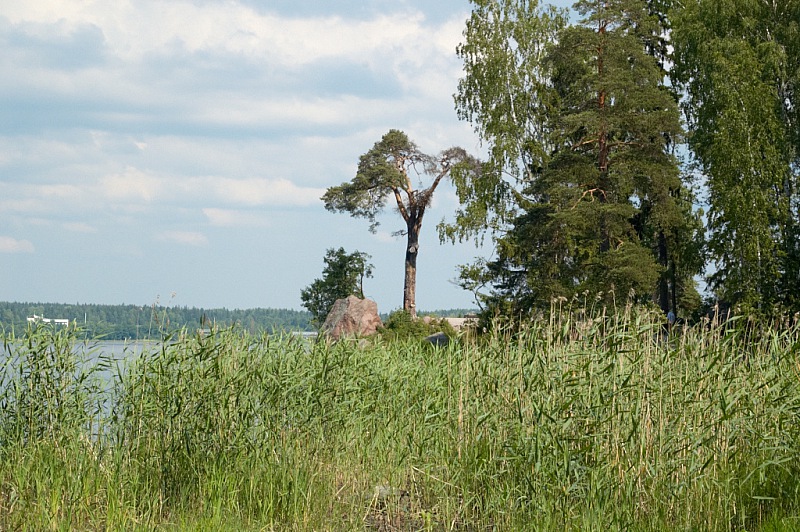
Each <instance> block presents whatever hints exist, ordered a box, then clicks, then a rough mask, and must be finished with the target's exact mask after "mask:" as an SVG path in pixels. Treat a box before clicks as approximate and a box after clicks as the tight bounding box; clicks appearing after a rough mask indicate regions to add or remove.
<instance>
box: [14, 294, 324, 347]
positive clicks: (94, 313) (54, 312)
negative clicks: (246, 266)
mask: <svg viewBox="0 0 800 532" xmlns="http://www.w3.org/2000/svg"><path fill="white" fill-rule="evenodd" d="M34 315H36V316H44V317H45V318H47V319H68V320H69V321H70V324H72V323H75V324H76V325H77V326H78V328H80V329H81V330H83V331H85V333H86V336H87V337H89V338H104V339H108V340H125V339H148V338H160V337H161V336H162V334H164V333H165V332H171V331H176V330H180V329H184V328H186V329H187V330H197V329H202V328H206V327H210V326H217V327H230V326H232V325H236V326H239V327H242V328H243V329H244V330H246V331H248V332H250V333H253V334H257V333H261V332H267V333H275V332H281V331H310V330H313V328H312V327H311V314H309V313H308V312H307V311H304V310H303V311H300V310H289V309H269V308H257V309H247V310H239V309H237V310H228V309H224V308H216V309H202V308H194V307H192V308H189V307H163V306H158V305H149V306H148V305H92V304H75V305H70V304H61V303H9V302H0V326H1V327H2V328H3V329H4V330H5V331H6V332H10V331H11V330H12V328H13V330H14V331H17V332H21V331H24V330H25V328H26V326H27V318H28V317H29V316H34Z"/></svg>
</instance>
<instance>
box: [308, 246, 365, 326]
mask: <svg viewBox="0 0 800 532" xmlns="http://www.w3.org/2000/svg"><path fill="white" fill-rule="evenodd" d="M370 258H371V257H370V256H369V255H368V254H367V253H362V252H360V251H358V250H356V251H354V252H353V253H347V252H346V251H345V250H344V248H339V249H333V248H330V249H328V250H327V251H326V252H325V259H324V260H325V267H324V268H323V269H322V279H315V280H314V282H313V283H311V285H309V286H308V287H306V288H304V289H303V290H302V291H301V292H300V299H301V300H302V301H303V306H304V307H305V308H306V309H307V310H308V311H309V312H310V313H311V316H312V317H313V323H314V324H316V325H317V326H321V325H322V324H323V323H324V322H325V318H326V317H327V315H328V313H329V312H330V310H331V308H332V307H333V304H334V303H335V302H336V300H337V299H344V298H346V297H348V296H350V295H354V296H357V297H360V298H361V299H363V298H364V277H368V278H369V277H372V268H373V265H372V264H370V263H369V262H367V261H368V260H369V259H370Z"/></svg>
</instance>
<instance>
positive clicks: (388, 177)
mask: <svg viewBox="0 0 800 532" xmlns="http://www.w3.org/2000/svg"><path fill="white" fill-rule="evenodd" d="M479 171H480V164H479V163H478V161H477V160H476V159H475V158H473V157H471V156H470V155H469V154H468V153H467V152H466V151H465V150H464V149H463V148H458V147H452V148H448V149H446V150H444V151H442V152H441V153H440V154H439V155H436V156H432V155H427V154H425V153H422V151H420V149H419V148H418V147H417V145H416V144H414V143H413V142H412V141H411V140H410V139H409V138H408V136H407V135H406V134H405V133H403V132H402V131H398V130H396V129H392V130H390V131H389V132H388V133H386V134H385V135H384V136H383V137H382V138H381V140H379V141H378V142H376V143H375V145H374V146H373V147H372V149H370V150H369V151H368V152H367V153H365V154H364V155H362V156H361V157H360V159H359V162H358V171H357V173H356V175H355V177H354V178H353V179H352V180H350V181H348V182H346V183H342V184H341V185H339V186H335V187H330V188H328V190H327V191H326V192H325V194H324V195H323V196H322V200H323V201H324V202H325V208H326V209H328V210H329V211H332V212H347V213H349V214H351V215H352V216H355V217H360V218H366V219H368V220H369V221H370V222H371V224H370V230H371V231H373V232H374V231H375V228H376V227H377V225H378V222H377V219H376V218H377V216H378V214H380V213H381V212H382V211H383V209H384V207H385V206H386V202H387V201H391V200H390V198H391V199H393V200H394V203H395V205H396V206H397V211H398V212H399V213H400V216H401V217H402V219H403V221H404V222H405V226H406V228H405V230H402V231H400V232H399V233H400V234H403V235H405V237H406V253H405V276H404V285H403V310H405V311H406V312H408V313H409V314H410V315H411V316H412V317H413V318H416V315H417V309H416V307H417V304H416V298H417V257H418V254H419V235H420V231H421V230H422V220H423V218H424V216H425V211H426V210H427V208H428V206H430V203H431V199H432V198H433V194H434V192H436V188H437V187H438V186H439V184H440V183H441V182H442V180H443V179H445V178H448V177H452V176H455V175H458V176H462V177H460V178H461V179H465V178H464V177H463V176H465V175H473V174H475V173H477V172H479ZM415 175H416V176H421V175H427V176H429V177H430V178H431V182H430V184H428V186H424V185H423V184H422V183H421V182H418V180H417V179H415ZM420 181H421V180H420Z"/></svg>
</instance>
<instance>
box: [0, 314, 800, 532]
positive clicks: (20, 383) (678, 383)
mask: <svg viewBox="0 0 800 532" xmlns="http://www.w3.org/2000/svg"><path fill="white" fill-rule="evenodd" d="M576 316H579V317H578V318H576ZM75 341H76V340H75V334H74V331H68V330H57V331H56V330H53V329H49V328H46V327H39V328H36V329H30V330H28V331H27V332H26V333H24V334H23V335H20V336H14V335H13V334H6V335H4V340H3V351H4V353H3V355H2V358H0V361H1V362H2V368H3V372H2V375H1V376H0V530H137V529H138V530H152V529H154V528H161V529H165V530H224V529H228V530H265V529H266V530H272V529H281V530H283V529H288V530H363V529H368V530H369V529H372V530H520V529H523V530H524V529H527V530H759V529H762V530H783V529H786V530H791V529H795V528H797V526H800V522H798V521H797V520H795V519H796V516H798V508H800V506H799V505H798V503H800V491H799V490H800V484H799V483H798V480H797V479H798V475H799V474H800V462H799V461H798V458H800V423H798V421H800V417H798V416H799V415H800V330H798V328H797V327H783V328H777V327H776V328H767V329H764V330H761V331H758V333H757V334H756V333H754V332H753V331H752V330H751V329H749V328H747V327H744V326H743V325H742V324H741V323H740V322H739V321H736V320H733V321H730V322H726V323H723V324H712V325H707V326H698V327H694V328H686V329H683V330H681V331H673V332H671V333H669V334H667V333H665V332H664V331H663V328H662V324H661V323H660V320H659V319H658V318H657V317H655V316H653V315H650V314H647V313H646V312H644V311H639V310H637V309H633V308H626V309H624V310H622V311H620V312H617V313H607V312H606V311H605V309H596V310H592V309H589V310H588V311H587V310H586V309H584V310H582V311H581V312H579V313H575V312H572V311H567V310H563V309H559V308H554V309H553V313H552V316H551V318H550V319H548V320H542V321H538V322H534V323H530V324H528V325H527V326H525V327H523V328H521V329H515V330H513V331H511V330H508V331H502V330H500V331H497V332H495V333H494V334H492V335H491V336H490V337H488V338H483V339H478V340H469V339H467V338H463V339H461V341H459V342H454V343H452V344H451V345H450V346H448V347H447V348H444V349H436V348H432V347H430V346H425V345H423V344H420V343H416V342H408V343H401V342H395V343H381V342H375V343H369V344H363V343H361V344H356V343H348V342H340V343H337V344H334V345H328V344H326V343H323V342H320V343H314V344H309V343H307V342H305V341H303V340H301V339H297V338H294V337H291V336H286V337H274V336H260V337H253V336H250V335H247V334H245V333H243V332H241V331H239V330H236V329H228V330H222V331H214V332H213V333H212V334H211V335H208V336H197V335H190V334H184V335H182V336H178V337H173V338H167V339H165V341H164V342H162V343H161V344H160V346H159V347H158V349H155V350H154V351H153V352H151V353H147V352H146V353H144V354H142V355H141V356H137V357H131V358H130V360H128V361H127V362H124V363H123V362H120V361H116V360H113V359H111V358H110V357H108V356H107V355H104V354H103V353H102V352H100V351H99V350H98V349H96V348H93V346H91V345H88V346H85V347H84V348H82V349H76V348H75V345H74V344H75Z"/></svg>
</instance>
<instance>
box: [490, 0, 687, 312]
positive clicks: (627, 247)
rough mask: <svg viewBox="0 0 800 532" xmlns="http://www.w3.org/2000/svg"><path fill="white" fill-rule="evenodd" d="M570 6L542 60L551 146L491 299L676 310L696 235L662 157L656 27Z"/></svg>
mask: <svg viewBox="0 0 800 532" xmlns="http://www.w3.org/2000/svg"><path fill="white" fill-rule="evenodd" d="M575 7H576V9H577V10H578V12H579V13H580V15H581V16H582V17H583V18H582V21H581V23H580V24H577V25H573V26H569V27H566V28H564V29H563V30H561V31H560V32H559V33H558V38H557V42H556V43H555V44H553V45H552V46H551V47H550V49H549V53H548V54H547V55H546V57H545V58H544V61H545V64H544V65H543V71H545V72H547V73H548V76H549V86H551V87H552V90H553V91H554V93H555V95H556V100H555V104H554V105H553V106H552V107H551V109H550V110H549V112H548V113H547V114H546V116H545V117H544V120H545V124H544V125H543V129H545V130H547V131H549V132H550V136H549V139H548V140H549V141H550V142H551V143H552V145H553V146H554V148H553V150H552V152H551V153H550V154H549V156H548V158H547V159H546V160H545V161H544V164H543V165H542V166H541V167H538V168H535V169H534V171H533V172H532V174H533V175H532V176H531V179H530V180H529V181H528V182H527V184H526V186H525V187H524V188H523V189H522V190H521V192H522V193H521V195H520V197H519V199H518V205H519V208H520V210H521V211H522V214H520V215H519V216H518V217H517V218H516V220H515V221H514V223H513V226H512V228H511V230H510V231H509V232H508V233H507V234H506V236H505V237H503V238H501V239H500V240H499V242H498V250H497V260H495V261H493V262H491V263H489V264H488V267H487V270H486V275H487V278H489V279H492V283H493V285H494V289H495V295H494V298H495V301H498V300H502V299H506V298H510V299H512V300H514V301H516V302H517V305H518V308H517V309H516V311H517V312H522V311H525V310H527V309H528V308H531V307H536V306H547V305H549V304H550V301H551V299H552V298H554V297H559V296H563V297H568V298H569V297H572V296H574V295H575V294H578V293H581V292H587V291H588V293H591V294H592V295H595V294H602V296H601V297H602V298H604V299H606V300H611V299H614V298H617V299H625V298H627V297H628V296H629V295H634V297H636V299H638V300H649V299H655V300H656V301H658V302H659V303H660V304H661V305H662V307H663V308H664V310H667V309H670V308H671V309H673V310H674V307H675V305H676V303H677V301H678V299H682V298H681V297H680V296H681V294H680V293H679V292H680V291H686V292H692V291H693V290H694V287H693V283H692V282H691V276H692V275H693V274H694V273H696V271H697V270H698V269H699V268H700V267H701V265H702V264H701V262H700V261H699V260H698V258H697V257H698V253H697V251H698V249H699V245H700V244H699V243H698V238H699V236H700V235H701V234H702V230H701V227H700V225H699V222H698V220H697V217H696V216H695V215H694V214H693V213H692V207H691V203H692V202H691V199H692V198H691V194H690V193H689V192H688V190H687V189H686V188H685V187H684V186H683V183H682V181H681V176H680V170H679V165H678V161H677V159H676V158H675V156H674V155H673V154H672V151H671V150H672V148H673V147H674V145H675V143H676V142H678V141H679V140H680V139H681V135H682V130H681V126H680V115H679V111H678V107H677V102H676V99H675V97H674V95H673V94H672V93H671V92H670V90H669V89H668V88H667V87H665V85H664V77H665V73H664V71H663V69H662V68H661V66H660V64H659V61H658V60H657V58H656V57H654V56H653V55H651V54H650V53H648V52H649V51H652V48H653V46H654V45H653V43H654V35H658V33H659V20H658V19H657V18H656V17H653V16H652V15H651V14H650V12H649V11H648V9H647V6H646V5H645V3H644V2H643V1H640V0H619V1H615V2H607V1H606V2H604V1H580V2H578V3H577V4H576V5H575ZM683 299H684V300H686V299H687V298H683ZM688 299H692V298H688ZM693 299H696V298H693Z"/></svg>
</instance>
